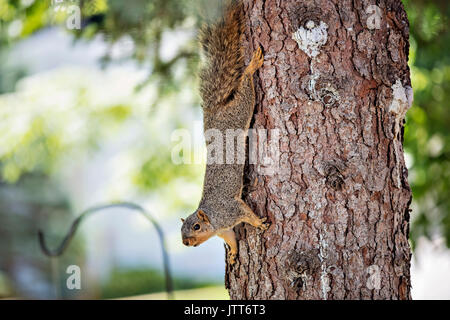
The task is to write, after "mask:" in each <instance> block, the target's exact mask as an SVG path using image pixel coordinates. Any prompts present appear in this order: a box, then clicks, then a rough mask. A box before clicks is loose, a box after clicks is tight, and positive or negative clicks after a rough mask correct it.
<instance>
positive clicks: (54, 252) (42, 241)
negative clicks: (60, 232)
mask: <svg viewBox="0 0 450 320" xmlns="http://www.w3.org/2000/svg"><path fill="white" fill-rule="evenodd" d="M110 208H126V209H131V210H135V211H138V212H140V213H141V214H142V215H143V216H144V217H145V218H146V219H147V220H148V221H150V222H151V223H152V224H153V226H154V227H155V229H156V232H157V233H158V237H159V242H160V244H161V251H162V256H163V265H164V275H165V278H166V292H167V297H168V299H173V282H172V276H171V273H170V266H169V256H168V255H167V249H166V244H165V241H164V233H163V231H162V229H161V227H160V225H159V224H158V222H157V221H156V220H155V218H154V217H153V216H152V215H151V214H150V213H149V212H147V211H145V209H144V208H142V207H141V206H140V205H137V204H135V203H131V202H118V203H112V204H106V205H99V206H95V207H92V208H89V209H87V210H85V211H83V212H82V213H81V214H80V216H78V218H76V219H75V220H74V222H73V223H72V225H71V227H70V229H69V232H68V233H67V235H66V236H65V237H64V239H63V241H62V242H61V244H60V245H59V246H58V247H57V248H56V249H54V250H50V249H49V248H48V246H47V244H46V242H45V237H44V233H43V232H42V230H38V237H39V245H40V247H41V250H42V252H43V253H44V254H45V255H46V256H48V257H59V256H60V255H62V254H63V253H64V252H65V251H66V249H67V247H68V246H69V244H70V242H71V241H72V238H73V237H74V235H75V233H76V231H77V229H78V227H79V226H80V223H81V222H82V221H83V219H84V218H85V217H86V216H88V215H90V214H92V213H95V212H97V211H101V210H104V209H110Z"/></svg>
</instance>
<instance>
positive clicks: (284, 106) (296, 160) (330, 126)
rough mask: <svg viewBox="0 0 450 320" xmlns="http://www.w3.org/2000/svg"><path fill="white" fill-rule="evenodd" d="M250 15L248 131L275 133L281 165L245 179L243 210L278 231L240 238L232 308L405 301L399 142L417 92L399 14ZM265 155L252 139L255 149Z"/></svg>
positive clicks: (324, 0)
mask: <svg viewBox="0 0 450 320" xmlns="http://www.w3.org/2000/svg"><path fill="white" fill-rule="evenodd" d="M374 3H376V4H377V6H374V5H373V4H374ZM244 7H245V14H246V19H247V27H248V28H247V32H246V41H247V43H246V48H247V50H246V58H247V61H248V60H249V59H250V56H251V52H252V51H253V50H254V49H255V48H257V46H259V45H261V47H262V48H263V51H264V55H265V62H264V66H263V67H262V68H261V69H260V70H259V72H258V73H257V76H256V80H255V90H256V95H257V104H256V108H255V115H254V119H253V121H252V128H256V129H260V128H263V129H267V130H268V132H269V133H268V136H269V138H270V137H276V134H275V131H273V130H272V129H278V130H279V133H280V134H279V141H278V142H279V143H277V144H276V145H277V146H278V147H279V155H278V156H279V157H278V156H276V155H274V154H276V152H272V151H273V148H267V150H266V151H265V154H267V155H270V156H271V157H272V160H276V161H278V162H279V163H278V165H279V166H278V167H277V168H276V170H272V171H270V170H262V169H264V166H263V165H262V164H260V163H259V164H256V165H254V164H251V163H250V164H249V165H247V166H246V173H245V178H246V179H245V181H246V186H245V188H244V199H245V201H246V202H247V203H248V204H249V205H250V206H251V207H252V208H253V209H254V211H255V212H256V213H257V214H258V215H259V216H267V217H268V218H269V220H270V222H271V223H272V224H271V226H270V228H269V229H268V230H267V231H265V232H261V231H258V230H256V229H255V228H253V227H251V226H249V225H240V226H238V227H236V233H237V236H238V241H239V255H238V259H237V262H236V264H235V265H234V266H229V265H228V266H227V270H226V277H225V282H226V286H227V288H228V290H229V293H230V297H231V298H232V299H410V298H411V293H410V271H409V269H410V257H411V253H410V247H409V243H408V232H409V211H410V210H409V204H410V202H411V190H410V187H409V185H408V182H407V169H406V166H405V162H404V158H403V147H402V142H403V124H404V115H405V113H406V110H407V109H408V108H409V106H410V105H411V103H412V90H411V87H410V77H409V68H408V65H407V61H408V51H409V43H408V37H409V36H408V33H409V26H408V20H407V17H406V13H405V11H404V8H403V5H402V3H401V2H400V0H380V1H373V0H370V1H358V0H355V1H349V0H334V1H331V0H315V1H287V0H278V1H275V0H265V1H264V0H245V1H244ZM269 138H268V140H269ZM264 145H265V144H264V140H263V139H262V138H261V137H259V136H258V140H257V148H258V149H264ZM271 152H272V153H274V154H270V153H271ZM276 157H278V158H277V159H275V158H276Z"/></svg>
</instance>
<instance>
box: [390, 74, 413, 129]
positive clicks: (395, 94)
mask: <svg viewBox="0 0 450 320" xmlns="http://www.w3.org/2000/svg"><path fill="white" fill-rule="evenodd" d="M391 89H392V102H391V104H390V105H389V108H388V111H389V112H390V113H392V114H394V115H395V116H396V118H399V119H401V120H403V119H404V118H405V115H406V111H408V109H409V108H410V107H411V104H412V97H413V96H412V89H411V87H408V86H407V87H406V88H404V87H403V85H402V83H401V82H400V80H398V79H397V81H396V82H395V83H394V84H393V85H392V87H391Z"/></svg>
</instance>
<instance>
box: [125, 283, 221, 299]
mask: <svg viewBox="0 0 450 320" xmlns="http://www.w3.org/2000/svg"><path fill="white" fill-rule="evenodd" d="M174 296H175V300H229V299H230V296H229V295H228V291H227V290H226V289H225V288H224V287H223V286H214V287H206V288H199V289H189V290H177V291H175V292H174ZM121 300H167V294H166V293H165V292H158V293H151V294H143V295H138V296H132V297H126V298H121Z"/></svg>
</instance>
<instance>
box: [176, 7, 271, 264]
mask: <svg viewBox="0 0 450 320" xmlns="http://www.w3.org/2000/svg"><path fill="white" fill-rule="evenodd" d="M243 34H244V13H243V8H242V3H241V2H240V1H231V2H228V4H227V5H226V8H225V10H224V14H223V17H222V18H221V20H220V21H219V22H217V23H215V24H212V25H206V26H204V27H203V28H202V29H201V31H200V43H201V45H202V49H203V52H204V55H205V58H206V60H207V64H206V66H205V67H204V68H203V69H202V70H201V73H200V80H201V85H200V94H201V97H202V100H203V121H204V131H205V132H206V131H207V130H208V129H215V130H219V131H220V133H221V134H222V135H224V134H225V132H226V130H228V129H234V130H243V131H244V134H243V135H240V136H239V137H238V139H244V140H243V141H240V142H243V143H244V145H245V139H246V137H247V134H248V129H249V127H250V120H251V118H252V116H253V111H254V106H255V91H254V87H253V74H254V73H255V71H256V70H257V69H258V68H260V67H261V66H262V64H263V60H264V58H263V54H262V51H261V48H258V49H257V50H256V51H255V52H254V53H253V57H252V59H251V61H250V63H249V65H248V66H247V67H246V68H245V69H244V53H243V47H242V43H241V42H242V37H243ZM237 145H239V143H237ZM227 152H228V151H227ZM243 173H244V164H238V163H232V164H217V163H210V161H207V165H206V173H205V178H204V185H203V195H202V199H201V200H200V204H199V207H198V209H197V210H196V211H195V212H194V213H193V214H191V215H190V216H189V217H187V218H186V220H184V219H181V220H182V222H183V226H182V227H181V234H182V238H183V243H184V244H185V245H186V246H194V247H195V246H198V245H199V244H201V243H202V242H204V241H206V240H208V239H209V238H210V237H212V236H214V235H217V236H219V237H221V238H223V239H224V240H225V242H226V243H227V245H228V247H229V248H228V262H229V263H230V264H234V263H235V258H236V255H237V251H238V248H237V243H236V235H235V233H234V231H233V227H234V226H236V225H238V224H239V223H241V222H246V223H249V224H251V225H252V226H254V227H257V228H260V229H262V230H266V229H267V228H268V227H269V223H268V222H266V219H267V218H259V217H258V216H257V215H256V214H255V213H254V212H253V210H252V209H251V208H250V207H249V206H248V205H247V204H246V203H245V202H244V201H243V200H242V199H241V195H242V188H243Z"/></svg>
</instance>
